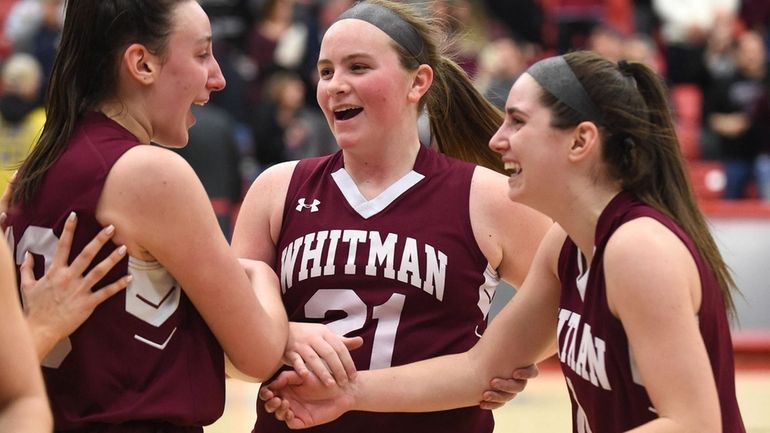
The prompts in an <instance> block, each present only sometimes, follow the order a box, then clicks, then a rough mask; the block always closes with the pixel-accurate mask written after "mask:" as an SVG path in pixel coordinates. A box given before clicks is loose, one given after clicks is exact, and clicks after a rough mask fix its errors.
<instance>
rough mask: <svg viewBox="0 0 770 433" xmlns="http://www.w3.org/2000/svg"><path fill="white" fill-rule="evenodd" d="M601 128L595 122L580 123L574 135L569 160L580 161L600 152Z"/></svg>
mask: <svg viewBox="0 0 770 433" xmlns="http://www.w3.org/2000/svg"><path fill="white" fill-rule="evenodd" d="M599 148H600V146H599V128H597V126H596V124H595V123H593V122H580V124H578V126H577V127H575V132H574V133H573V135H572V144H571V146H570V149H569V159H570V160H571V161H580V160H583V159H585V158H587V157H588V156H590V155H593V154H595V153H596V152H597V151H598V150H599Z"/></svg>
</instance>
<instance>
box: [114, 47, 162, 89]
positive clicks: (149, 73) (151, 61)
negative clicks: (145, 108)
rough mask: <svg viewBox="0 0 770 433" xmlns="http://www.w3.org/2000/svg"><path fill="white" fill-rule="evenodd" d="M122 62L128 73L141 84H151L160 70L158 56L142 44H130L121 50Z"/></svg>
mask: <svg viewBox="0 0 770 433" xmlns="http://www.w3.org/2000/svg"><path fill="white" fill-rule="evenodd" d="M123 64H124V66H125V68H126V70H127V71H128V74H129V75H130V76H132V77H134V79H136V80H137V82H139V83H141V84H152V83H153V82H154V81H155V79H156V74H157V72H158V71H159V70H160V63H159V59H158V56H156V55H154V54H152V53H151V52H150V51H148V50H147V47H145V46H144V45H142V44H137V43H134V44H131V45H129V46H128V48H126V51H124V52H123Z"/></svg>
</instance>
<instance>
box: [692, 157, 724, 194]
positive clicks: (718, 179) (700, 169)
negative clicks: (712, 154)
mask: <svg viewBox="0 0 770 433" xmlns="http://www.w3.org/2000/svg"><path fill="white" fill-rule="evenodd" d="M687 169H688V170H689V172H690V181H691V182H692V188H693V192H694V193H695V197H696V198H697V199H698V200H716V199H720V198H722V193H723V191H724V188H725V173H724V169H723V168H722V163H721V162H719V161H703V160H689V161H688V162H687Z"/></svg>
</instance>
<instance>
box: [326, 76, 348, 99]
mask: <svg viewBox="0 0 770 433" xmlns="http://www.w3.org/2000/svg"><path fill="white" fill-rule="evenodd" d="M348 90H350V86H349V85H348V83H347V81H346V80H345V79H344V77H342V74H334V75H332V77H331V78H330V79H329V80H327V81H326V93H327V94H328V95H329V96H333V95H338V94H341V93H345V92H347V91H348Z"/></svg>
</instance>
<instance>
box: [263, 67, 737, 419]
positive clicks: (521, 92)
mask: <svg viewBox="0 0 770 433" xmlns="http://www.w3.org/2000/svg"><path fill="white" fill-rule="evenodd" d="M661 83H662V82H661V80H660V79H659V77H658V76H656V75H655V74H654V72H652V70H651V69H650V68H648V67H647V66H645V65H643V64H640V63H627V62H625V61H621V62H619V63H614V62H611V61H609V60H606V59H604V58H602V57H600V56H598V55H596V54H594V53H590V52H574V53H570V54H566V55H564V56H559V57H553V58H549V59H545V60H542V61H540V62H538V63H536V64H534V65H533V66H532V67H530V69H529V70H528V71H527V73H526V74H524V75H522V76H521V77H520V78H519V79H518V80H517V81H516V83H515V84H514V85H513V87H512V89H511V91H510V94H509V96H508V100H507V103H506V118H505V121H504V123H503V124H502V126H501V127H500V129H499V130H498V132H497V134H496V135H495V136H494V137H493V138H492V140H491V141H490V147H491V148H493V149H494V150H496V151H497V152H499V153H500V154H501V155H502V160H503V161H504V162H505V164H506V167H507V168H509V169H511V170H512V171H513V173H514V174H513V175H511V177H510V180H509V190H508V196H509V197H510V198H511V199H513V200H516V201H519V202H521V203H525V204H528V205H530V206H532V207H533V208H535V209H539V210H541V211H543V212H544V213H545V214H547V215H549V216H551V217H553V219H554V220H555V221H556V223H557V224H555V225H554V227H553V228H552V229H551V230H550V231H549V233H548V234H547V235H546V237H545V239H544V240H543V243H542V244H541V246H540V248H539V250H538V252H537V255H536V257H535V259H534V262H533V265H532V269H531V271H530V273H529V274H528V275H527V279H526V281H525V283H524V285H523V287H522V288H521V289H520V290H519V291H518V292H517V294H516V296H515V297H514V298H513V300H512V301H511V302H510V303H509V304H508V305H507V306H506V307H505V309H504V310H503V311H502V312H501V313H500V314H499V315H498V316H496V319H495V320H494V321H493V323H492V324H491V326H490V327H489V328H488V329H487V331H486V332H485V333H484V335H483V337H482V338H481V340H480V342H479V343H478V344H477V345H476V346H475V347H474V348H473V349H471V350H470V351H468V352H466V353H464V354H460V355H453V356H445V357H441V358H436V359H432V360H428V361H425V362H420V363H417V364H413V365H409V366H403V367H395V368H392V369H383V370H372V371H363V372H359V373H358V375H357V376H356V378H355V379H354V380H353V381H351V382H349V383H348V384H347V385H346V386H343V387H337V386H324V385H320V384H319V381H318V380H317V378H316V377H315V376H312V375H308V376H304V377H303V376H300V375H297V374H296V373H294V372H284V373H282V375H281V376H280V377H279V379H278V380H277V381H276V382H275V383H274V384H271V385H270V387H268V388H263V390H262V392H261V397H262V398H263V399H265V400H267V409H268V411H274V410H275V411H277V416H278V417H279V418H280V419H285V420H287V421H288V423H289V425H291V426H292V427H296V428H301V427H306V426H309V425H315V424H317V423H322V422H326V421H329V420H331V419H334V418H336V417H337V416H339V415H340V413H343V412H344V411H346V410H369V411H433V410H445V409H448V408H452V407H464V406H470V405H474V404H476V403H477V402H478V401H479V399H480V397H479V396H480V395H481V393H482V391H483V390H484V388H485V387H486V382H487V381H488V380H489V378H491V377H495V376H499V375H505V374H506V373H507V372H508V371H509V370H510V366H511V365H527V364H528V363H531V362H533V361H537V360H539V359H542V358H543V357H545V356H548V355H550V354H551V353H553V349H552V347H553V346H554V343H557V344H558V349H557V355H558V358H559V361H560V363H561V366H562V370H563V372H564V376H565V378H566V384H567V389H568V392H569V395H570V398H571V400H572V415H573V432H575V433H589V432H592V433H609V432H613V433H614V432H625V431H633V432H639V433H641V432H685V431H687V432H692V431H697V432H725V433H727V432H730V433H734V432H737V433H743V432H745V428H744V426H743V422H742V419H741V414H740V410H739V407H738V403H737V400H736V396H735V370H734V363H733V353H732V343H731V337H730V329H729V321H728V312H731V311H733V305H732V297H731V294H730V290H731V288H732V287H733V283H732V279H731V277H730V274H729V272H728V270H727V267H726V266H725V263H724V261H723V260H722V258H721V256H720V254H719V251H718V249H717V246H716V245H715V243H714V241H713V239H712V237H711V234H710V232H709V230H708V227H707V225H706V223H705V220H704V217H703V215H702V214H701V213H700V211H699V209H698V207H697V205H696V202H695V200H694V196H693V194H692V191H691V189H690V185H689V180H688V178H687V175H686V170H685V169H684V163H683V159H682V156H681V153H680V149H679V143H678V141H677V138H676V135H675V132H674V128H673V124H672V119H671V114H670V112H669V110H668V106H667V99H666V93H665V90H664V87H663V86H662V84H661ZM554 329H555V330H556V331H557V332H556V333H554V332H553V331H554ZM554 336H555V337H556V340H555V341H554Z"/></svg>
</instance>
